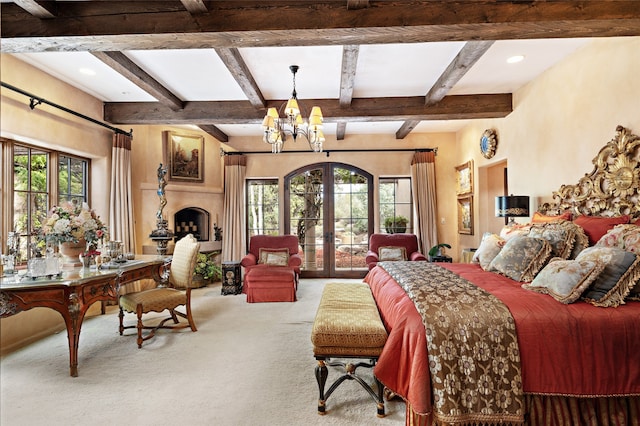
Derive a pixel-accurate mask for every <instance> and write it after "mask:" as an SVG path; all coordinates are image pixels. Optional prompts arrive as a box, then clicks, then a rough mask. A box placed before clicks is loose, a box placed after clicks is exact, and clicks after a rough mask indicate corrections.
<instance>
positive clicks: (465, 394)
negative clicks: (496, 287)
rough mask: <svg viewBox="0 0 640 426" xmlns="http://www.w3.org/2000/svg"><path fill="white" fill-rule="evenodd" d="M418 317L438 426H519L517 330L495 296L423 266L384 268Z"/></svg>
mask: <svg viewBox="0 0 640 426" xmlns="http://www.w3.org/2000/svg"><path fill="white" fill-rule="evenodd" d="M378 265H379V266H381V267H382V268H384V269H385V270H386V271H387V272H388V273H389V274H390V275H391V276H392V277H393V278H394V279H395V280H396V281H397V282H398V284H400V286H401V287H402V288H403V289H404V290H405V291H406V293H407V295H408V296H409V298H410V299H411V300H412V301H413V302H414V304H415V306H416V309H417V310H418V312H419V313H420V315H421V316H422V322H423V324H424V327H425V331H426V337H427V351H428V353H429V370H430V373H431V389H432V395H433V407H434V419H435V422H436V423H437V424H455V425H467V424H477V423H480V424H486V425H493V424H496V425H497V424H502V425H504V424H521V423H523V422H524V397H523V390H522V376H521V372H520V356H519V353H520V352H519V350H518V339H517V335H516V330H515V324H514V321H513V318H512V316H511V314H510V313H509V310H508V309H507V307H506V306H505V305H504V304H503V303H502V302H501V301H499V300H498V299H497V298H496V297H494V296H493V295H491V294H489V293H487V292H486V291H484V290H482V289H480V288H478V287H476V286H475V285H473V284H471V283H470V282H468V281H467V280H465V279H463V278H461V277H459V276H458V275H456V274H454V273H453V272H451V271H449V270H447V269H445V268H442V267H440V266H439V265H438V264H436V263H428V262H381V263H378Z"/></svg>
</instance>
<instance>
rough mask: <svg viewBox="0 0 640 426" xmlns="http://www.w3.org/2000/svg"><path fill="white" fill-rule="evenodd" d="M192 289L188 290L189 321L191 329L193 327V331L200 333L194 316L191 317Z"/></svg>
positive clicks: (187, 307)
mask: <svg viewBox="0 0 640 426" xmlns="http://www.w3.org/2000/svg"><path fill="white" fill-rule="evenodd" d="M190 290H191V289H189V290H187V306H186V309H187V321H189V327H191V331H198V329H197V328H196V323H195V321H194V320H193V316H192V315H191V291H190Z"/></svg>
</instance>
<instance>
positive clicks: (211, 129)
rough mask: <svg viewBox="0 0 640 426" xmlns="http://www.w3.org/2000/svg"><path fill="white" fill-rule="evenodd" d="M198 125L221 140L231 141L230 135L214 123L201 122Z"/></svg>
mask: <svg viewBox="0 0 640 426" xmlns="http://www.w3.org/2000/svg"><path fill="white" fill-rule="evenodd" d="M198 127H200V129H202V130H204V131H205V132H207V133H208V134H210V135H211V136H213V137H214V138H216V139H218V140H219V141H220V142H229V136H228V135H227V134H226V133H225V132H223V131H222V130H220V129H219V128H217V127H216V126H214V125H213V124H200V125H199V126H198Z"/></svg>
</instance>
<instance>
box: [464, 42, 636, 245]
mask: <svg viewBox="0 0 640 426" xmlns="http://www.w3.org/2000/svg"><path fill="white" fill-rule="evenodd" d="M638 52H640V37H627V38H615V39H595V40H593V41H592V42H591V43H589V44H588V45H586V46H585V47H583V48H582V49H579V50H578V51H576V52H574V54H573V55H571V57H569V58H567V59H566V60H565V61H563V62H561V63H559V64H556V65H555V66H554V67H552V68H550V69H548V70H547V71H545V72H544V73H543V74H542V75H541V76H540V77H538V78H537V79H536V80H534V81H533V82H531V83H530V84H528V85H527V86H525V87H523V88H522V89H521V90H519V91H517V92H516V93H515V94H514V112H512V113H511V114H510V115H509V116H507V117H506V118H504V119H496V120H483V121H478V122H475V123H474V124H473V125H470V126H467V127H465V128H464V129H463V130H462V131H461V132H459V133H458V135H457V145H458V152H457V162H459V163H462V162H463V161H467V160H468V159H470V158H473V159H474V162H475V167H476V172H477V171H478V169H483V168H486V167H490V166H493V165H495V164H498V163H500V162H503V161H505V160H507V159H508V173H509V192H510V193H513V194H516V195H530V196H531V208H532V209H536V208H537V206H538V205H539V204H540V203H541V202H544V201H551V194H552V192H553V191H555V190H557V189H558V188H559V187H560V185H562V184H575V183H577V182H578V179H580V178H581V177H582V176H584V175H585V174H586V173H589V172H591V171H592V169H593V164H592V162H591V160H592V159H593V158H594V157H595V156H596V154H597V153H598V151H599V150H600V148H602V146H604V145H605V144H606V142H608V141H609V140H611V139H612V138H613V136H614V134H615V129H616V126H617V125H622V126H625V127H627V128H630V129H631V130H632V131H633V132H634V133H635V134H639V133H640V79H639V78H638V76H637V70H638V69H640V54H638ZM491 127H493V128H495V129H496V130H497V133H498V138H499V142H498V149H497V152H496V155H495V157H494V158H492V159H490V160H487V159H485V158H484V157H482V155H481V154H480V151H479V140H480V135H481V134H482V132H483V131H484V130H485V129H487V128H491ZM487 191H488V183H487V182H486V181H485V182H483V181H481V180H478V181H477V184H476V194H475V195H476V197H475V198H476V199H478V202H477V203H476V204H475V223H476V229H477V231H478V232H476V233H475V235H473V236H460V239H459V246H460V247H462V248H464V247H477V246H478V243H479V241H480V238H481V236H482V233H483V232H485V231H488V230H493V229H490V228H484V225H483V223H484V222H483V221H482V220H481V218H480V217H482V216H484V215H489V216H490V215H493V214H494V204H493V202H494V198H493V197H489V198H490V199H486V198H484V199H483V195H484V194H485V193H486V192H487ZM483 200H484V201H483ZM519 221H520V222H526V221H527V220H526V219H524V218H523V219H522V220H519ZM487 226H489V225H487Z"/></svg>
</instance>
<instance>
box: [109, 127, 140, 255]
mask: <svg viewBox="0 0 640 426" xmlns="http://www.w3.org/2000/svg"><path fill="white" fill-rule="evenodd" d="M131 194H132V191H131V137H130V136H127V135H123V134H121V133H115V134H114V135H113V147H112V149H111V202H110V203H109V204H110V207H109V236H110V238H111V240H118V241H122V247H123V250H124V251H125V252H135V247H136V235H135V232H134V229H133V197H132V195H131Z"/></svg>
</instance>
